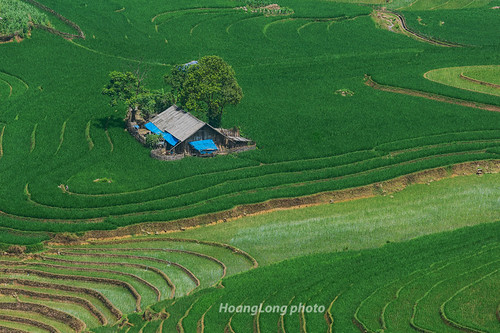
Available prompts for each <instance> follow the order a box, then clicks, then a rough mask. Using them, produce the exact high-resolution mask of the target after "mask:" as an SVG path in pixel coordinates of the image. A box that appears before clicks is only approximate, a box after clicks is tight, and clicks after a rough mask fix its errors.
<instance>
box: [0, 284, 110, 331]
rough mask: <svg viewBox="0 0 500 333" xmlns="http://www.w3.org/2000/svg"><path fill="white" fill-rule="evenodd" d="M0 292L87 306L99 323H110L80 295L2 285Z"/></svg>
mask: <svg viewBox="0 0 500 333" xmlns="http://www.w3.org/2000/svg"><path fill="white" fill-rule="evenodd" d="M0 294H2V295H24V296H27V297H30V298H34V299H41V300H48V301H60V302H62V303H71V304H75V305H78V306H81V307H83V308H85V309H86V310H87V311H89V312H90V314H91V315H92V316H93V317H94V318H96V319H97V320H99V323H101V325H107V324H108V320H107V319H106V317H105V316H104V315H103V314H102V312H101V311H99V310H98V309H97V308H96V307H95V306H94V305H93V304H92V303H90V302H89V301H87V300H86V299H83V298H80V297H74V296H62V295H54V294H47V293H42V292H37V291H30V290H25V289H20V288H2V287H0Z"/></svg>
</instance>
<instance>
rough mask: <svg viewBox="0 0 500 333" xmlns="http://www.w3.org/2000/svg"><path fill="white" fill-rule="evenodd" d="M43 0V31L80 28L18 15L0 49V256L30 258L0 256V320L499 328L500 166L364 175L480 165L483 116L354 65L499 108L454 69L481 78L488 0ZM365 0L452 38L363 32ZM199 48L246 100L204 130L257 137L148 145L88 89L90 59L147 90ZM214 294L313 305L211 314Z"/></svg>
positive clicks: (245, 301) (492, 64)
mask: <svg viewBox="0 0 500 333" xmlns="http://www.w3.org/2000/svg"><path fill="white" fill-rule="evenodd" d="M41 2H42V4H43V5H44V6H47V7H48V8H50V9H51V10H54V12H55V13H57V14H58V15H55V14H47V17H48V18H50V20H51V24H52V25H53V26H54V27H56V28H57V29H60V30H61V31H64V32H71V33H74V31H73V30H74V28H72V26H71V25H68V24H67V22H66V23H65V22H63V21H62V20H61V16H64V17H65V18H67V19H68V20H69V21H71V22H73V23H74V24H77V25H78V26H79V27H80V28H81V29H82V31H83V33H84V35H85V39H79V38H75V39H73V40H68V39H64V38H62V37H60V36H57V35H53V34H51V33H49V32H47V31H43V30H40V29H35V30H33V31H32V34H31V36H30V38H25V39H24V40H22V41H21V42H19V43H18V42H12V43H4V44H0V49H1V52H0V249H2V251H4V250H8V248H9V247H10V246H11V245H14V244H18V245H23V246H26V247H27V251H28V252H34V253H33V254H29V255H26V256H24V257H16V256H11V255H9V256H7V255H5V256H4V255H2V258H1V260H0V272H1V276H0V287H2V288H5V289H4V293H0V294H1V295H0V330H2V329H3V328H2V327H9V328H11V329H19V330H24V331H28V332H38V331H40V332H53V331H60V332H72V331H82V330H84V329H83V328H81V327H80V328H78V327H79V326H78V325H79V323H84V324H85V326H86V329H88V330H91V331H93V332H128V333H133V332H137V333H139V332H143V333H146V332H155V333H156V332H173V331H179V332H182V331H184V332H208V333H210V332H251V331H253V332H275V331H276V330H278V332H334V331H336V332H357V331H366V332H398V333H399V332H412V331H415V330H420V331H424V332H430V331H433V332H452V331H464V330H469V331H473V332H478V331H484V332H495V331H498V330H499V326H498V323H499V322H498V303H499V300H498V297H497V293H494V292H491V290H497V289H498V281H499V275H498V269H499V268H500V266H499V265H498V262H499V260H500V258H499V257H498V253H499V252H498V246H499V239H498V235H499V234H500V233H499V222H497V221H498V220H499V216H500V215H499V211H500V206H499V202H498V198H499V197H500V193H499V186H498V184H499V183H500V181H499V176H498V175H496V174H484V175H481V176H479V175H473V176H467V177H457V178H452V179H446V180H442V181H440V182H431V180H432V179H433V177H432V176H429V180H428V182H427V183H424V184H419V185H412V186H410V187H408V188H407V189H406V190H404V191H402V192H397V193H393V192H392V190H394V188H384V186H380V183H381V182H384V181H386V180H391V179H394V178H397V177H400V176H407V179H408V180H409V182H410V183H411V179H413V178H414V177H417V176H416V175H415V174H416V173H421V172H423V171H427V170H431V169H435V168H440V167H444V168H442V169H440V171H439V172H444V173H445V174H448V175H451V174H452V172H451V170H452V169H453V168H452V167H451V166H452V165H456V164H460V163H466V162H474V163H473V164H470V168H469V169H470V170H468V172H469V173H470V171H471V170H472V169H474V170H473V171H474V172H475V171H476V170H477V169H478V168H484V169H485V170H489V169H490V168H491V169H495V167H494V165H497V164H495V163H498V162H495V161H497V160H499V156H500V127H499V125H500V114H499V113H497V112H490V111H484V110H479V109H476V108H472V107H465V106H460V105H454V104H447V103H442V102H439V101H435V100H429V99H424V98H421V97H418V96H409V95H402V94H394V93H391V92H387V91H380V90H376V89H373V88H371V87H369V86H367V85H365V83H364V76H365V74H368V75H371V76H372V77H373V79H374V80H376V82H379V83H380V84H386V85H391V86H395V87H403V88H409V89H412V90H418V91H422V92H426V93H433V94H438V95H442V96H447V97H452V98H459V99H463V100H467V101H472V102H475V103H483V104H490V105H493V106H499V105H500V99H499V98H500V97H499V94H498V92H497V91H496V90H495V89H496V88H494V86H491V85H484V84H483V85H482V84H478V83H475V82H472V81H471V80H468V81H467V80H464V79H461V78H460V74H462V73H463V75H465V76H467V77H469V78H472V79H475V80H479V81H482V82H487V83H490V84H493V85H495V84H496V85H498V84H499V81H498V77H499V75H498V74H499V71H498V64H500V52H498V51H499V47H500V44H499V42H500V40H499V39H498V36H497V35H498V33H497V30H498V29H495V27H497V26H498V13H497V11H498V10H495V9H492V7H495V6H498V5H499V3H498V1H497V0H494V1H486V0H484V1H483V0H480V1H468V0H467V1H465V0H464V1H462V0H449V1H444V0H431V1H428V0H416V1H404V0H394V1H392V2H389V3H386V2H381V1H378V0H374V1H371V0H368V1H342V2H340V1H339V2H337V1H322V0H307V1H304V0H280V1H278V4H279V5H280V6H282V7H286V8H288V9H291V10H292V11H293V12H292V11H289V10H288V9H287V10H286V11H284V12H283V13H282V15H265V13H264V12H256V13H250V12H245V11H244V10H242V9H239V10H236V9H235V7H240V6H243V5H245V2H243V1H238V2H236V1H233V0H194V1H192V2H189V3H186V2H183V1H178V0H174V1H170V2H147V3H144V2H141V3H139V2H138V1H136V0H118V1H114V2H107V1H104V2H103V1H97V0H89V1H86V2H85V3H78V2H71V1H70V2H67V1H66V2H61V1H56V0H41ZM22 3H24V2H22ZM382 6H387V8H389V9H391V10H397V11H398V12H399V13H402V14H403V15H404V16H405V18H406V21H407V24H408V26H409V28H410V29H412V30H415V31H418V32H419V33H421V34H422V35H424V36H427V37H430V38H436V39H440V40H445V41H449V42H452V43H459V44H461V45H462V46H461V47H441V46H436V45H431V44H428V43H424V42H421V41H417V40H414V39H412V38H408V37H407V36H404V35H402V34H395V33H393V32H391V31H387V30H382V29H378V28H377V27H376V26H375V25H374V23H373V21H372V19H371V17H370V13H371V12H372V10H373V8H380V7H382ZM0 13H2V12H1V9H0ZM274 14H276V13H274ZM285 14H286V15H285ZM2 15H3V14H2ZM0 16H1V15H0ZM205 55H218V56H221V57H222V58H223V59H224V60H225V61H227V62H228V63H229V64H230V65H231V66H232V67H233V69H234V70H235V72H236V76H237V79H238V82H239V83H240V85H241V86H242V89H243V91H244V94H245V97H244V99H243V100H242V102H241V104H240V105H238V106H236V107H228V108H227V110H226V111H225V113H224V116H223V118H222V126H223V127H225V128H230V127H233V126H238V127H239V128H240V130H241V133H242V134H243V135H244V136H246V137H249V138H251V139H252V140H253V141H255V142H256V143H257V149H256V150H254V151H249V152H245V153H240V154H231V155H225V156H217V157H214V158H209V159H201V158H195V157H186V158H184V159H182V160H180V161H173V162H162V161H157V160H154V159H152V158H150V155H149V153H150V152H149V149H147V148H145V147H143V146H141V145H140V144H139V143H138V142H137V141H135V140H134V139H133V138H132V137H131V136H130V135H129V134H128V133H127V132H126V131H124V121H123V119H124V117H125V112H126V108H125V106H124V105H118V106H116V107H110V106H109V105H108V100H107V99H106V97H104V96H102V95H101V90H102V87H103V86H104V85H105V84H106V81H107V80H108V73H109V72H110V71H113V70H119V71H128V70H136V69H137V68H139V69H141V70H143V71H145V72H147V76H146V79H145V83H146V85H147V86H148V87H151V88H154V89H160V88H163V89H167V90H168V87H166V86H165V85H164V82H163V75H164V74H165V73H167V72H169V71H170V68H171V66H173V65H175V64H179V63H187V62H189V61H192V60H195V59H199V58H200V57H202V56H205ZM424 74H426V77H427V78H426V77H424ZM339 90H345V91H349V92H350V93H349V94H348V95H346V96H343V95H342V94H339V93H338V91H339ZM442 176H446V175H442ZM102 179H108V180H112V181H111V182H108V181H104V182H103V181H99V180H102ZM377 184H378V185H377ZM366 185H368V186H371V188H372V190H371V191H368V192H367V193H369V196H374V197H373V198H366V199H362V200H357V201H352V202H332V203H331V204H327V205H320V206H313V207H307V208H303V209H296V210H289V211H275V212H271V213H269V214H262V215H254V216H246V217H244V218H241V219H237V220H234V221H229V222H226V223H220V224H215V225H210V226H206V227H200V228H195V229H188V230H186V231H183V232H178V233H171V234H166V235H163V234H160V233H158V234H155V232H154V231H152V232H151V231H146V230H141V226H138V227H137V229H135V230H136V231H135V233H137V235H135V236H133V237H129V238H123V239H115V240H113V241H108V242H103V241H93V240H90V242H88V243H82V244H74V245H60V244H59V245H56V244H52V245H47V244H45V245H43V244H42V242H44V241H47V240H49V239H51V238H53V237H54V236H55V235H56V234H58V233H62V232H66V234H64V235H59V236H58V237H62V238H63V237H67V238H68V239H76V238H78V237H79V236H83V235H84V233H85V232H86V231H91V230H94V231H96V230H97V231H99V230H114V229H117V228H120V227H126V226H131V225H135V224H139V223H144V222H162V223H164V225H165V226H167V228H166V229H168V226H170V225H172V229H177V230H178V229H179V228H178V227H177V224H176V223H177V222H175V221H177V220H179V219H183V218H191V217H200V216H204V215H206V214H209V213H220V212H223V211H227V210H231V209H233V208H235V207H238V206H240V209H241V210H242V211H243V210H244V209H245V208H244V207H245V205H248V204H260V203H264V202H267V201H268V200H272V199H280V200H281V199H289V198H300V197H307V196H311V195H315V194H318V193H328V192H331V191H337V190H344V189H355V188H358V187H360V186H366ZM396 189H399V188H396ZM271 208H272V207H271ZM206 222H215V219H214V221H208V220H207V221H206ZM148 233H149V235H148ZM12 290H16V295H12V294H11V291H12ZM47 295H49V296H47ZM477 300H481V301H477ZM226 303H227V304H231V305H235V306H237V305H259V304H261V303H262V304H264V305H286V306H289V307H292V306H297V305H299V303H302V304H305V305H314V304H317V305H322V306H324V309H323V311H320V312H316V313H312V312H300V311H298V312H295V313H293V314H291V315H281V314H280V313H260V314H255V315H249V314H244V313H227V312H223V313H221V312H220V311H219V308H220V305H221V304H226ZM26 304H28V305H26ZM29 304H31V305H29ZM36 304H38V305H39V306H36ZM89 304H91V305H92V304H93V307H92V306H90V305H89ZM43 305H45V306H47V307H48V308H52V309H54V310H60V311H62V312H64V313H66V315H64V313H63V314H61V313H59V312H58V311H53V313H47V311H46V310H43V309H45V308H43V307H42V306H43ZM26 308H29V309H31V310H33V311H34V312H29V313H28V314H26V311H24V310H25V309H26ZM23 309H24V310H23ZM9 316H10V317H9ZM11 317H15V318H19V320H18V321H12V320H9V318H11ZM11 319H12V318H11ZM29 319H31V321H29ZM40 323H42V325H40ZM43 324H45V325H46V326H43ZM77 326H78V327H77ZM44 327H45V328H44Z"/></svg>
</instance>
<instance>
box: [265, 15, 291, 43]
mask: <svg viewBox="0 0 500 333" xmlns="http://www.w3.org/2000/svg"><path fill="white" fill-rule="evenodd" d="M295 20H297V18H291V17H288V18H284V19H280V20H274V21H272V22H269V23H268V24H266V25H265V26H264V27H263V28H262V33H263V34H264V37H266V38H267V39H269V40H270V38H269V37H268V36H267V29H269V27H270V26H271V25H273V24H277V23H284V22H286V21H295Z"/></svg>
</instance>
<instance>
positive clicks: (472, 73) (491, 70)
mask: <svg viewBox="0 0 500 333" xmlns="http://www.w3.org/2000/svg"><path fill="white" fill-rule="evenodd" d="M464 74H465V75H467V76H468V77H471V78H473V79H476V80H479V81H483V82H488V83H493V84H500V66H481V67H472V68H467V69H465V70H464Z"/></svg>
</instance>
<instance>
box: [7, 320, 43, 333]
mask: <svg viewBox="0 0 500 333" xmlns="http://www.w3.org/2000/svg"><path fill="white" fill-rule="evenodd" d="M0 326H3V327H7V328H11V329H17V330H22V331H25V332H31V333H47V331H46V330H44V329H41V328H38V327H35V326H31V325H28V324H23V323H14V322H9V321H3V320H0Z"/></svg>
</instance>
